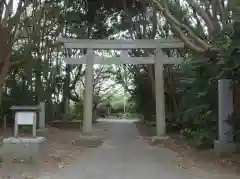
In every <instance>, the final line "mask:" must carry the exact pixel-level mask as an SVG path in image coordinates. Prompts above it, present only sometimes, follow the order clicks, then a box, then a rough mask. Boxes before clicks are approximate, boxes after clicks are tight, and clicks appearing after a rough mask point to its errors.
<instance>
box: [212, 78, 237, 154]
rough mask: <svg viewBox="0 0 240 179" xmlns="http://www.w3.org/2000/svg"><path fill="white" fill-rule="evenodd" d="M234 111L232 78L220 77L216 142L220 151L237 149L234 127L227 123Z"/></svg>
mask: <svg viewBox="0 0 240 179" xmlns="http://www.w3.org/2000/svg"><path fill="white" fill-rule="evenodd" d="M232 113H233V88H232V80H230V79H220V80H219V81H218V140H216V141H215V143H214V148H215V150H216V151H217V152H218V153H226V152H227V153H228V152H234V151H235V150H236V144H235V143H234V141H233V129H232V127H231V126H230V125H229V124H228V123H227V120H228V118H229V116H230V115H232Z"/></svg>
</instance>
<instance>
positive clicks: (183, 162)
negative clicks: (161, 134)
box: [137, 123, 240, 173]
mask: <svg viewBox="0 0 240 179" xmlns="http://www.w3.org/2000/svg"><path fill="white" fill-rule="evenodd" d="M137 127H138V130H139V132H140V135H141V138H142V139H144V140H145V141H146V142H147V143H148V144H150V145H155V146H159V147H162V146H163V145H159V144H157V143H156V144H154V143H152V140H151V139H152V137H153V136H154V135H155V133H154V132H153V130H155V129H154V128H153V127H149V126H147V125H146V124H142V123H138V124H137ZM164 146H165V147H166V148H168V149H170V150H172V151H174V152H176V153H177V156H176V160H175V161H174V162H175V164H176V167H177V168H181V169H190V168H196V167H200V168H202V169H204V170H208V171H212V172H218V173H219V172H228V173H232V172H234V173H240V154H232V155H216V154H215V153H214V151H213V150H195V149H193V148H191V147H190V146H188V145H187V144H186V143H184V142H183V141H181V140H180V139H179V138H177V137H176V136H175V135H174V137H172V136H171V135H170V138H169V139H167V140H165V141H164Z"/></svg>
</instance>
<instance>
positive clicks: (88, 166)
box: [41, 120, 239, 179]
mask: <svg viewBox="0 0 240 179" xmlns="http://www.w3.org/2000/svg"><path fill="white" fill-rule="evenodd" d="M107 123H108V124H109V131H108V133H107V140H106V141H105V142H104V144H103V145H102V146H101V147H99V148H94V149H88V150H85V151H84V152H83V154H82V155H81V156H79V157H78V158H77V159H76V160H75V161H74V162H73V163H72V164H70V165H69V166H67V167H66V168H63V169H61V170H60V171H59V172H57V173H56V174H54V175H46V176H43V177H42V178H41V179H66V178H68V179H79V178H82V179H106V178H114V179H132V178H138V179H146V178H148V179H159V178H166V179H186V178H192V179H226V178H231V179H237V178H239V176H235V175H234V174H230V173H217V172H210V171H205V170H203V169H201V168H200V167H189V168H183V167H179V164H178V163H177V159H178V153H177V152H173V151H171V150H169V149H168V148H166V147H164V146H158V147H156V146H151V145H148V144H147V142H146V141H145V140H144V139H142V138H141V137H140V136H139V133H138V130H137V128H136V125H135V124H134V123H133V122H131V121H129V120H125V121H124V120H115V121H114V122H107Z"/></svg>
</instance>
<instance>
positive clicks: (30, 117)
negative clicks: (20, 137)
mask: <svg viewBox="0 0 240 179" xmlns="http://www.w3.org/2000/svg"><path fill="white" fill-rule="evenodd" d="M15 120H16V121H15V122H16V123H17V125H34V124H35V123H36V112H16V116H15Z"/></svg>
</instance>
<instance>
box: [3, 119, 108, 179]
mask: <svg viewBox="0 0 240 179" xmlns="http://www.w3.org/2000/svg"><path fill="white" fill-rule="evenodd" d="M106 129H107V126H106V125H104V124H95V125H94V126H93V135H95V136H100V137H105V135H106ZM2 135H3V136H4V137H8V136H11V132H10V131H7V132H5V133H2ZM81 135H82V134H81V132H80V130H79V131H78V130H67V129H57V128H51V127H49V128H48V131H47V135H46V138H47V146H46V152H45V153H44V154H43V155H42V156H41V158H40V160H39V161H38V162H37V163H32V164H26V163H24V161H21V162H17V163H16V162H15V163H14V162H9V163H4V164H3V165H2V168H0V178H1V177H4V176H5V177H10V178H11V177H12V175H15V176H17V178H18V179H20V178H23V179H25V178H26V177H27V176H29V177H30V176H31V177H32V176H37V175H45V174H50V173H54V172H56V171H57V170H60V169H62V168H65V167H67V166H68V165H70V164H71V163H72V162H74V160H76V159H77V158H78V157H80V156H81V153H82V152H83V151H84V147H82V146H80V145H75V140H76V139H77V138H79V137H80V136H81ZM30 174H31V175H30ZM19 176H21V177H20V178H19ZM12 178H14V177H12ZM32 178H33V177H32ZM29 179H30V178H29Z"/></svg>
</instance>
